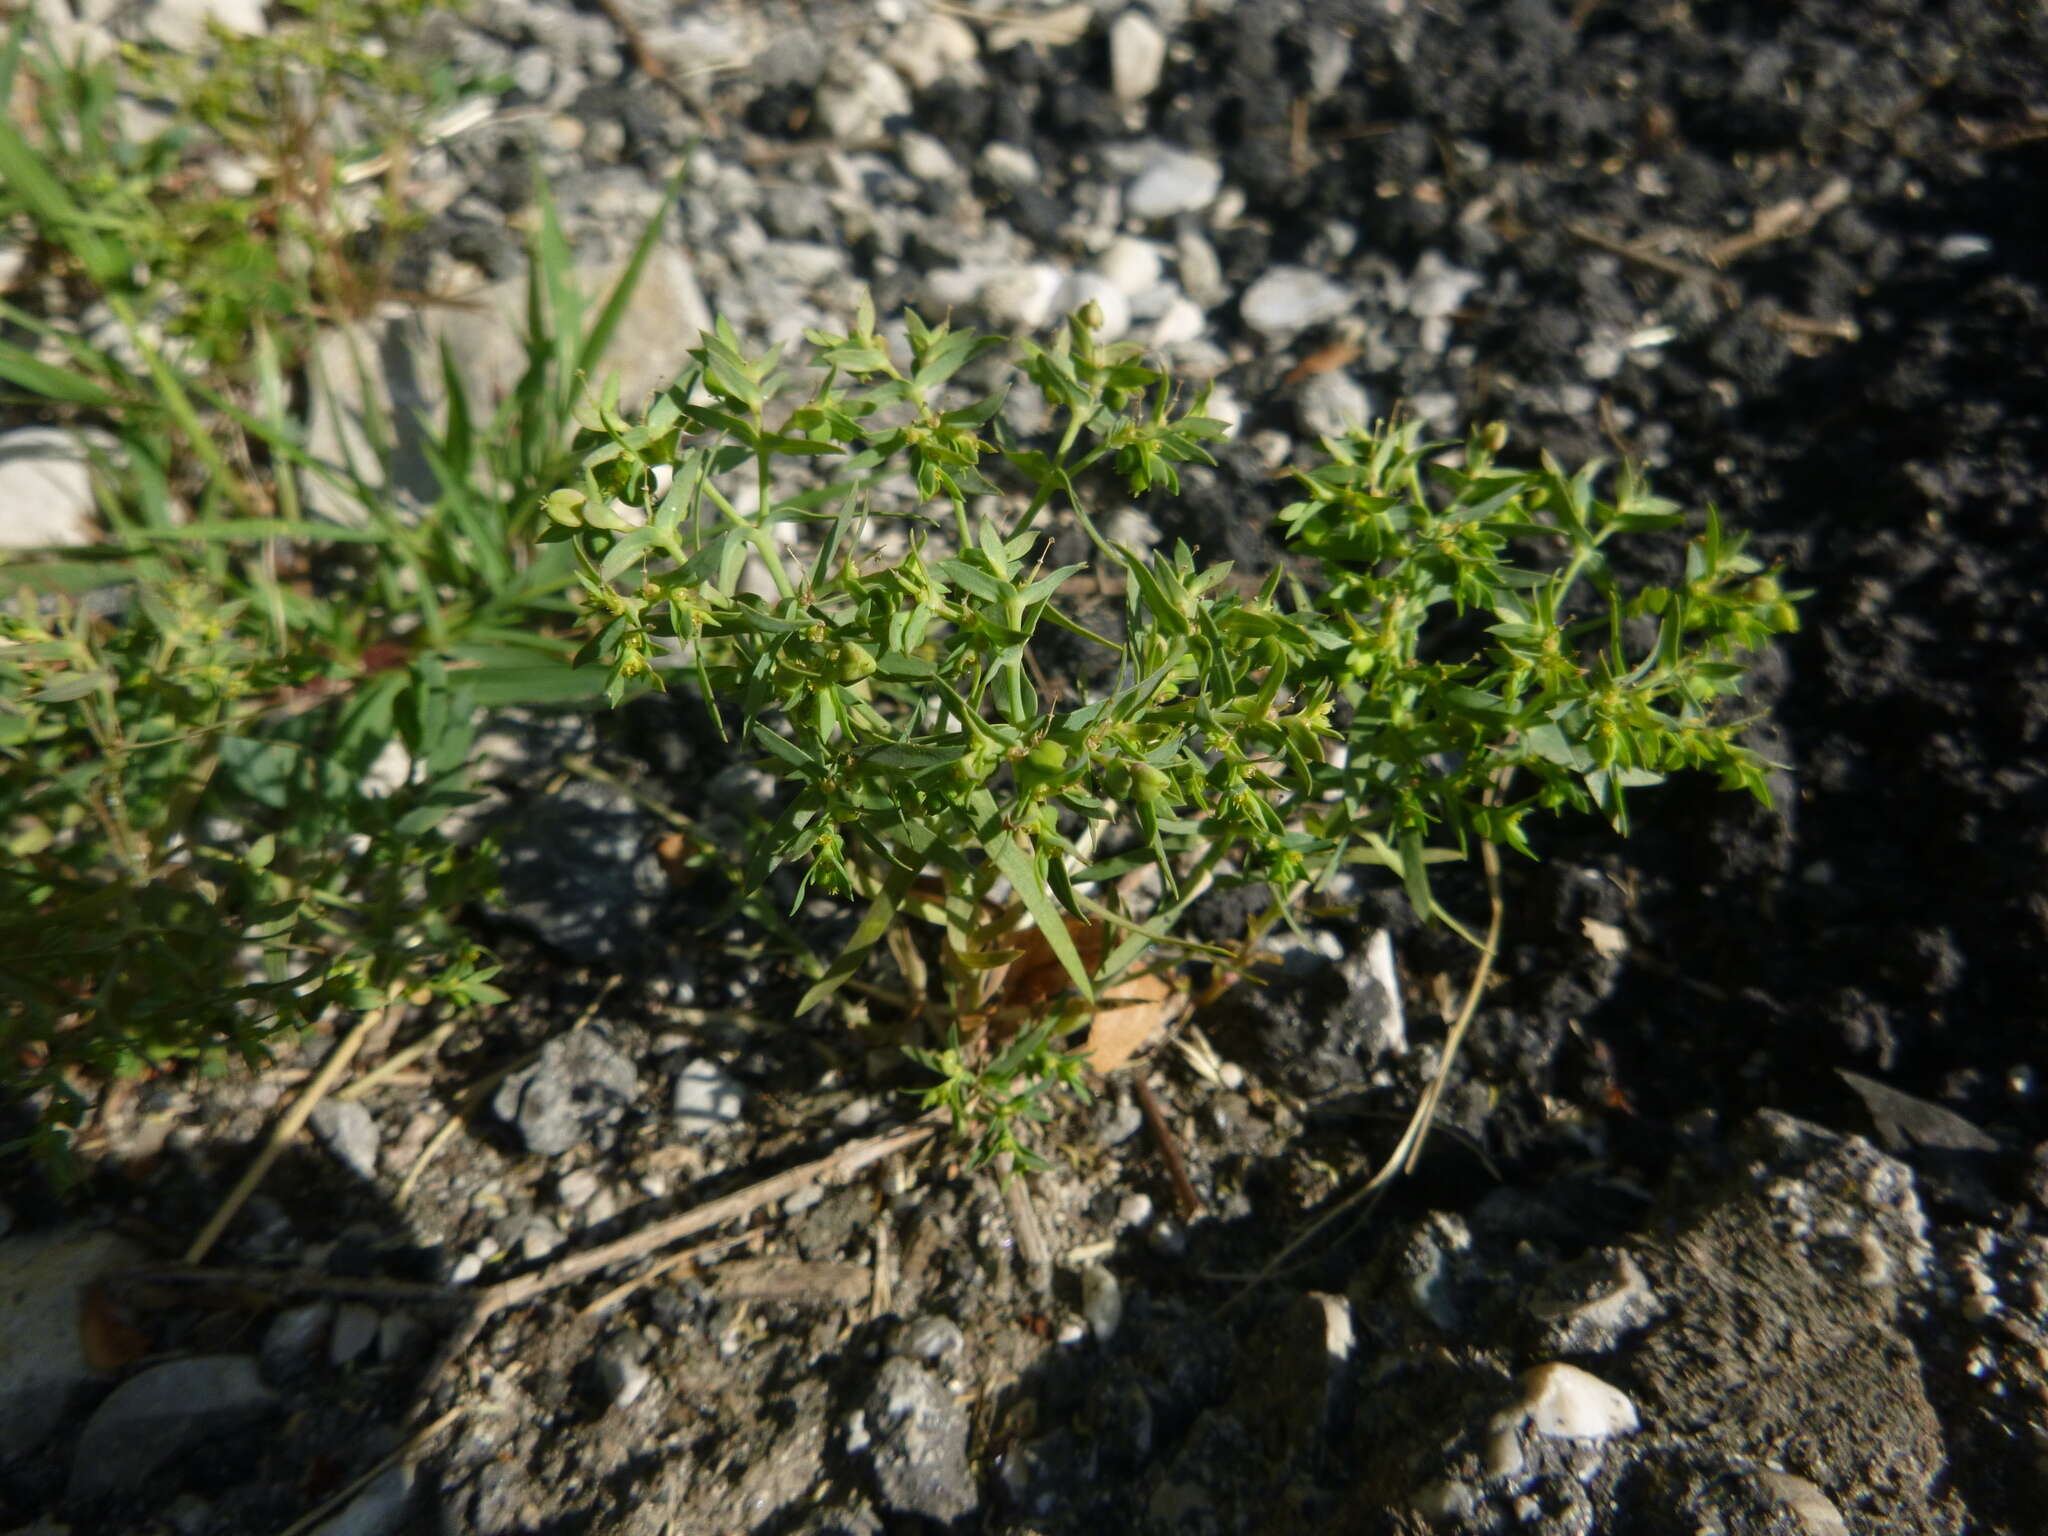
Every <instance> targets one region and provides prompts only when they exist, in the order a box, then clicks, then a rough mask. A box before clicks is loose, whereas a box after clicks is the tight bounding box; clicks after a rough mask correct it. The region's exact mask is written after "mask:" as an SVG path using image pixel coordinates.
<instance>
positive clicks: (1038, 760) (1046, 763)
mask: <svg viewBox="0 0 2048 1536" xmlns="http://www.w3.org/2000/svg"><path fill="white" fill-rule="evenodd" d="M1024 761H1025V762H1027V763H1029V764H1030V765H1031V766H1032V767H1033V768H1035V769H1037V770H1038V771H1039V772H1040V773H1048V774H1050V773H1058V772H1059V771H1060V770H1061V769H1062V768H1064V767H1066V766H1067V749H1066V748H1065V747H1063V746H1061V745H1060V744H1059V743H1058V742H1056V741H1041V742H1040V743H1039V744H1038V745H1037V746H1035V747H1033V748H1032V749H1031V750H1030V752H1028V753H1026V754H1025V757H1024Z"/></svg>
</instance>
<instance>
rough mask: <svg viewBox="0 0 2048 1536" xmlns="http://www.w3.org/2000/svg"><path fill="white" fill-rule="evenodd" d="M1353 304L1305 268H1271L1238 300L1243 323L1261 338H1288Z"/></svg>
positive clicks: (1346, 293)
mask: <svg viewBox="0 0 2048 1536" xmlns="http://www.w3.org/2000/svg"><path fill="white" fill-rule="evenodd" d="M1353 302H1354V300H1353V296H1352V294H1351V291H1350V290H1349V289H1348V288H1342V287H1339V286H1338V285H1337V284H1336V283H1333V282H1331V281H1330V280H1329V279H1328V278H1327V277H1325V276H1323V274H1322V273H1320V272H1317V271H1314V270H1312V269H1311V268H1308V267H1273V268H1271V269H1269V270H1268V271H1267V272H1266V274H1265V275H1264V276H1263V277H1261V278H1259V279H1258V281H1256V282H1254V283H1253V284H1252V285H1251V287H1249V288H1247V289H1245V291H1244V297H1243V298H1241V299H1239V300H1238V314H1239V315H1240V316H1242V317H1243V319H1244V323H1245V324H1246V325H1248V326H1250V327H1251V328H1252V329H1253V330H1255V331H1257V332H1259V334H1261V335H1262V336H1291V335H1293V334H1295V333H1296V332H1297V331H1304V330H1307V329H1308V328H1309V327H1310V326H1312V325H1321V324H1322V323H1323V322H1324V321H1326V320H1334V319H1336V318H1337V317H1338V316H1339V315H1341V314H1343V313H1344V312H1345V311H1347V310H1348V309H1350V308H1351V306H1352V303H1353Z"/></svg>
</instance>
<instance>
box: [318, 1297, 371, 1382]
mask: <svg viewBox="0 0 2048 1536" xmlns="http://www.w3.org/2000/svg"><path fill="white" fill-rule="evenodd" d="M382 1322H383V1319H382V1318H381V1317H379V1316H378V1315H377V1309H376V1308H375V1307H373V1306H370V1305H368V1304H366V1303H364V1302H360V1301H350V1302H344V1303H343V1304H342V1305H341V1306H340V1307H339V1308H337V1309H336V1311H335V1314H334V1332H333V1333H332V1334H331V1335H329V1337H328V1341H327V1358H328V1360H329V1361H330V1362H332V1363H333V1364H334V1365H337V1366H343V1365H352V1364H353V1363H354V1362H355V1361H356V1360H357V1359H359V1358H360V1357H361V1356H362V1354H363V1353H364V1351H366V1350H367V1349H369V1347H370V1346H371V1345H372V1344H374V1343H375V1342H376V1341H377V1330H378V1328H379V1326H380V1325H381V1324H382Z"/></svg>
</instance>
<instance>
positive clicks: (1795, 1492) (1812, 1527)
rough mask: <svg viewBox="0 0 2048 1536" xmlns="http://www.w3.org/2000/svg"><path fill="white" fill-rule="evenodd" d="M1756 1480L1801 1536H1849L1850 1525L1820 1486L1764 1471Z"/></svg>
mask: <svg viewBox="0 0 2048 1536" xmlns="http://www.w3.org/2000/svg"><path fill="white" fill-rule="evenodd" d="M1756 1477H1757V1481H1758V1482H1760V1483H1761V1484H1762V1485H1763V1487H1764V1491H1765V1492H1766V1493H1768V1494H1769V1495H1770V1496H1771V1497H1772V1498H1773V1499H1774V1500H1776V1501H1777V1504H1778V1507H1779V1508H1780V1509H1781V1510H1783V1511H1784V1512H1785V1513H1786V1514H1788V1515H1790V1516H1791V1517H1792V1519H1793V1521H1794V1522H1795V1524H1796V1525H1797V1528H1798V1530H1799V1531H1800V1533H1801V1536H1849V1523H1848V1522H1847V1521H1846V1520H1844V1519H1843V1518H1842V1512H1841V1510H1839V1509H1837V1508H1836V1507H1835V1504H1834V1501H1833V1500H1832V1499H1830V1498H1829V1497H1828V1496H1827V1495H1826V1494H1825V1493H1823V1492H1821V1490H1820V1487H1819V1485H1817V1484H1815V1483H1811V1482H1809V1481H1807V1479H1805V1478H1803V1477H1796V1476H1794V1475H1793V1474H1792V1473H1790V1472H1774V1471H1764V1472H1759V1473H1757V1474H1756Z"/></svg>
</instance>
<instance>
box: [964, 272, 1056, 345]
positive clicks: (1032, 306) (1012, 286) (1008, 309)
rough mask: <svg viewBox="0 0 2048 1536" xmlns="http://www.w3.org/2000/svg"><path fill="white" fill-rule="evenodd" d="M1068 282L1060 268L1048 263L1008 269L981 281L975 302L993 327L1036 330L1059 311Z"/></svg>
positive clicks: (977, 287)
mask: <svg viewBox="0 0 2048 1536" xmlns="http://www.w3.org/2000/svg"><path fill="white" fill-rule="evenodd" d="M1065 282H1066V279H1065V278H1064V277H1063V276H1062V274H1061V272H1060V269H1059V268H1058V267H1055V266H1053V265H1051V264H1050V263H1049V262H1034V263H1032V264H1031V265H1029V266H1020V267H1009V268H1005V269H1004V270H1002V271H999V272H994V273H991V274H989V275H988V276H987V277H985V278H984V279H982V281H981V282H980V283H979V284H978V285H977V286H976V289H975V302H976V303H978V304H979V305H980V306H981V312H982V313H983V314H984V315H986V316H987V317H988V319H989V322H990V323H991V324H992V325H997V326H1001V327H1003V328H1005V329H1007V330H1017V331H1035V330H1037V329H1038V328H1039V327H1040V326H1042V325H1044V324H1045V323H1046V322H1047V321H1049V320H1051V319H1052V318H1053V316H1054V314H1055V313H1056V312H1057V306H1058V303H1059V300H1060V295H1061V291H1062V289H1063V288H1064V286H1065Z"/></svg>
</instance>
